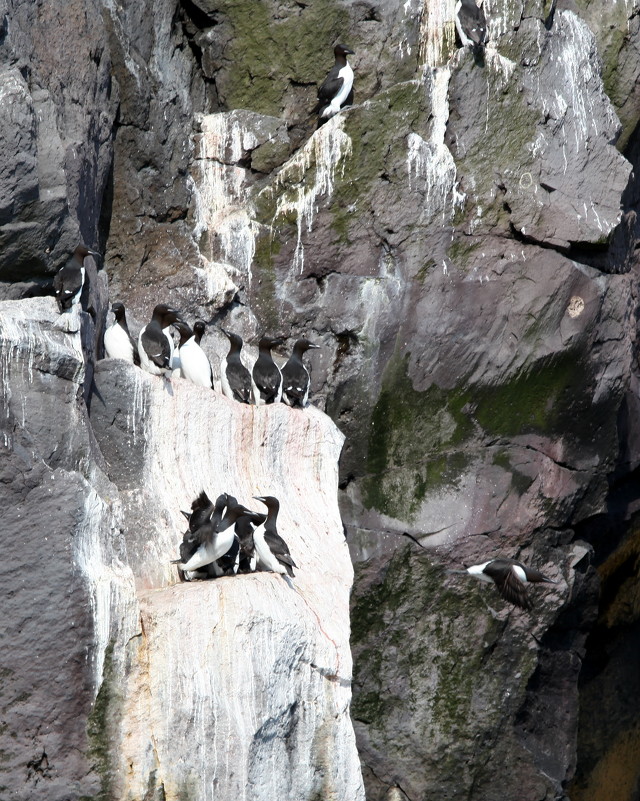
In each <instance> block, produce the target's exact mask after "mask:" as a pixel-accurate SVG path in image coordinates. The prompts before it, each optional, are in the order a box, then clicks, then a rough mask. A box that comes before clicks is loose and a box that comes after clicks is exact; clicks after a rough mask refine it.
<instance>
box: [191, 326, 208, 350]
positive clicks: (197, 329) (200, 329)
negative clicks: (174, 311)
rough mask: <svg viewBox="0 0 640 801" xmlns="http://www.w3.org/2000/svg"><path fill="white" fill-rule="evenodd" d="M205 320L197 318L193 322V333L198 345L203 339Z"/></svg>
mask: <svg viewBox="0 0 640 801" xmlns="http://www.w3.org/2000/svg"><path fill="white" fill-rule="evenodd" d="M205 327H206V325H205V322H204V320H196V321H195V323H194V324H193V335H194V337H195V338H196V342H197V343H198V345H199V344H200V340H201V339H202V335H203V334H204V330H205Z"/></svg>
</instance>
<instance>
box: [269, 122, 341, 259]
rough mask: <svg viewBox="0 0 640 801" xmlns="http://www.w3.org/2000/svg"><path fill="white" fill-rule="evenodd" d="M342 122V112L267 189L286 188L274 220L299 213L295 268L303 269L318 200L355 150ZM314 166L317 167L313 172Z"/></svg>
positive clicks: (287, 165)
mask: <svg viewBox="0 0 640 801" xmlns="http://www.w3.org/2000/svg"><path fill="white" fill-rule="evenodd" d="M343 125H344V117H343V115H342V114H336V115H335V116H334V117H332V118H331V119H330V120H329V121H328V122H326V123H325V124H324V125H323V126H322V127H321V128H319V129H318V130H317V131H316V132H315V133H314V134H313V136H312V137H311V139H309V141H308V142H307V143H306V144H305V146H304V147H303V148H302V150H300V151H298V153H296V154H295V155H294V156H293V157H292V158H291V159H290V160H289V161H288V162H287V163H286V164H285V166H284V167H283V168H282V169H281V170H280V172H279V173H278V175H277V177H276V180H275V183H274V186H273V188H271V187H270V188H269V189H267V190H265V191H272V192H277V191H278V189H284V190H285V191H283V192H282V194H281V195H280V197H279V198H278V202H277V204H276V211H275V214H274V222H275V220H276V219H277V218H278V217H280V216H284V215H286V214H289V213H291V212H293V213H294V214H295V215H296V224H297V229H298V237H297V241H296V249H295V253H294V257H293V267H294V270H297V271H298V272H299V273H301V272H302V271H303V269H304V245H303V242H302V235H303V231H304V228H305V226H306V230H307V231H311V230H312V226H313V218H314V217H315V215H316V212H317V209H318V201H319V199H320V198H321V197H324V198H325V199H326V198H328V197H330V196H331V194H332V193H333V186H334V181H335V177H336V173H337V172H338V170H340V174H341V175H344V170H345V166H346V163H347V158H348V157H349V156H350V155H351V153H352V143H351V137H350V136H349V135H348V134H346V133H345V132H344V131H343V130H342V128H343ZM312 167H315V170H314V171H313V173H312V172H311V168H312Z"/></svg>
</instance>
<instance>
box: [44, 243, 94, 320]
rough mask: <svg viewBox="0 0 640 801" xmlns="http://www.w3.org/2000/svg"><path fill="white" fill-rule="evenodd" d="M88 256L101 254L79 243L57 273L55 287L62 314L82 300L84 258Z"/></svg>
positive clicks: (54, 281)
mask: <svg viewBox="0 0 640 801" xmlns="http://www.w3.org/2000/svg"><path fill="white" fill-rule="evenodd" d="M87 256H100V254H99V253H97V252H96V251H95V250H89V248H87V247H85V246H84V245H78V247H77V248H76V249H75V250H74V251H73V255H72V256H71V258H70V259H69V260H68V261H67V263H66V264H64V265H63V266H62V267H61V268H60V269H59V270H58V272H57V273H56V274H55V277H54V279H53V289H54V291H55V295H56V300H57V301H58V306H59V308H60V314H62V313H63V312H66V311H69V309H70V308H71V307H72V306H73V304H74V303H78V301H79V300H80V295H81V294H82V287H83V286H84V279H85V269H84V260H85V259H86V258H87Z"/></svg>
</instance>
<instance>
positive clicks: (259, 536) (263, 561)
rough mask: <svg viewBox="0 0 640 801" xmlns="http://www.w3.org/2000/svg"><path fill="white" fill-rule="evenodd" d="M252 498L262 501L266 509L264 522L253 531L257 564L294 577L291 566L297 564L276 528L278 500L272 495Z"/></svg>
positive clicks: (264, 568) (265, 568)
mask: <svg viewBox="0 0 640 801" xmlns="http://www.w3.org/2000/svg"><path fill="white" fill-rule="evenodd" d="M254 499H255V500H256V501H260V502H261V503H263V504H264V505H265V506H266V507H267V510H268V512H267V519H266V520H265V522H264V523H263V524H262V525H259V526H258V527H257V528H256V530H255V531H254V532H253V542H254V545H255V549H256V554H257V557H258V564H259V565H260V567H261V568H262V569H263V570H270V571H271V572H273V573H282V574H283V575H284V574H287V575H289V576H290V577H291V578H294V573H293V570H292V568H294V567H296V568H297V567H298V565H296V563H295V562H294V561H293V559H292V558H291V554H290V553H289V547H288V546H287V543H286V542H285V541H284V540H283V539H282V537H281V536H280V535H279V534H278V530H277V528H276V518H277V517H278V511H279V509H280V502H279V501H278V499H277V498H274V497H273V495H263V496H260V497H258V496H254Z"/></svg>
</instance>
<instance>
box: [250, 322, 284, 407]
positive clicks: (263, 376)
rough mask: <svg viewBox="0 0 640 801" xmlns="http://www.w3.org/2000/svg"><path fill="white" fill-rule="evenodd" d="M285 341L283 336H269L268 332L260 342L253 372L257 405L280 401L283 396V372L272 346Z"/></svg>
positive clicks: (254, 395) (254, 394) (274, 346)
mask: <svg viewBox="0 0 640 801" xmlns="http://www.w3.org/2000/svg"><path fill="white" fill-rule="evenodd" d="M283 342H284V338H283V337H268V336H266V334H265V335H264V336H262V337H261V338H260V342H258V351H259V353H258V358H257V359H256V363H255V364H254V365H253V371H252V373H251V377H252V378H253V397H254V400H255V404H256V406H258V405H259V404H260V403H265V404H266V403H279V401H280V400H281V398H282V373H281V372H280V368H279V367H278V365H277V364H276V363H275V362H274V361H273V357H272V356H271V348H276V347H277V346H278V345H282V343H283Z"/></svg>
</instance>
